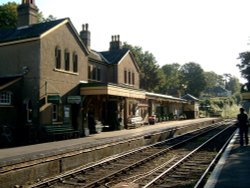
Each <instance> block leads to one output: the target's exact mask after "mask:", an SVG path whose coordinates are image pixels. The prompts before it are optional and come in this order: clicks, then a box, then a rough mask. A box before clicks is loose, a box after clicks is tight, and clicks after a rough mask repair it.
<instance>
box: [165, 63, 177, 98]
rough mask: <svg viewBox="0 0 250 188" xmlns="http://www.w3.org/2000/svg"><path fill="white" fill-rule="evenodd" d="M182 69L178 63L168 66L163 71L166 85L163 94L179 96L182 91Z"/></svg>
mask: <svg viewBox="0 0 250 188" xmlns="http://www.w3.org/2000/svg"><path fill="white" fill-rule="evenodd" d="M180 67H181V65H180V64H178V63H173V64H166V65H164V66H163V67H162V68H161V69H162V71H163V74H164V78H165V80H164V84H163V86H162V88H161V90H162V92H163V93H167V94H169V95H174V96H178V95H179V94H180V89H181V80H180V71H179V70H180Z"/></svg>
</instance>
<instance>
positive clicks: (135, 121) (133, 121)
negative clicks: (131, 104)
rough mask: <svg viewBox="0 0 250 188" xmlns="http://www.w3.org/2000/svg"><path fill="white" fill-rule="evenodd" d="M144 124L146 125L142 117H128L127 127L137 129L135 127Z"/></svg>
mask: <svg viewBox="0 0 250 188" xmlns="http://www.w3.org/2000/svg"><path fill="white" fill-rule="evenodd" d="M142 125H144V121H143V119H142V117H140V116H135V117H131V118H128V124H127V129H135V128H138V127H141V126H142Z"/></svg>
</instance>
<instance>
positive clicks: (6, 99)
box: [0, 91, 12, 106]
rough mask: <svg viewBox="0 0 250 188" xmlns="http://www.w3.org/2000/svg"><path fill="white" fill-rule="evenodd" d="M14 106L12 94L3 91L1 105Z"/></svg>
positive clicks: (0, 98) (0, 97) (0, 95)
mask: <svg viewBox="0 0 250 188" xmlns="http://www.w3.org/2000/svg"><path fill="white" fill-rule="evenodd" d="M11 104H12V92H10V91H2V92H0V105H6V106H7V105H11Z"/></svg>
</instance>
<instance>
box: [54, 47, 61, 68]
mask: <svg viewBox="0 0 250 188" xmlns="http://www.w3.org/2000/svg"><path fill="white" fill-rule="evenodd" d="M55 60H56V68H57V69H60V68H61V49H60V48H59V47H56V49H55Z"/></svg>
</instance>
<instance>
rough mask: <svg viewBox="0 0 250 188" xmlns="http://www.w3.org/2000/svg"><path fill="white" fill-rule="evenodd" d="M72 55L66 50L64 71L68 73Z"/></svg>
mask: <svg viewBox="0 0 250 188" xmlns="http://www.w3.org/2000/svg"><path fill="white" fill-rule="evenodd" d="M69 56H70V54H69V51H68V50H67V49H66V50H65V52H64V62H65V64H64V69H65V70H66V71H69V68H70V57H69Z"/></svg>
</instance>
